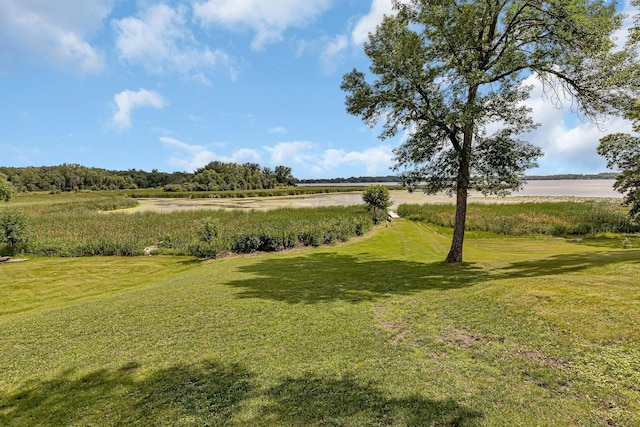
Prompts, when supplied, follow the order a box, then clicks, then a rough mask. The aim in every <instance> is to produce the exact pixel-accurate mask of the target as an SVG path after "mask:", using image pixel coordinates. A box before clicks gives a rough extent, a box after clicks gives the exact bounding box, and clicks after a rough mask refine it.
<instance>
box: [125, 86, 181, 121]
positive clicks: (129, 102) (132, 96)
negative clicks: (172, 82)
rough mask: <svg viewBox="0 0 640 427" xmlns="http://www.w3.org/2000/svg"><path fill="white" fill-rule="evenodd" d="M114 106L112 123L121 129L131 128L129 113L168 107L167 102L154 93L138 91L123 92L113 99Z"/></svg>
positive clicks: (144, 90) (143, 90)
mask: <svg viewBox="0 0 640 427" xmlns="http://www.w3.org/2000/svg"><path fill="white" fill-rule="evenodd" d="M113 101H114V103H115V104H116V108H117V110H116V112H115V113H114V114H113V123H114V124H115V125H116V126H117V127H119V128H121V129H126V128H129V127H131V113H132V112H133V110H134V109H136V108H141V107H153V108H155V109H161V108H164V107H166V106H167V105H169V101H167V100H166V99H165V98H163V97H162V96H161V95H160V94H159V93H157V92H155V91H148V90H146V89H140V90H138V91H131V90H128V89H127V90H124V91H122V92H120V93H117V94H116V95H114V97H113Z"/></svg>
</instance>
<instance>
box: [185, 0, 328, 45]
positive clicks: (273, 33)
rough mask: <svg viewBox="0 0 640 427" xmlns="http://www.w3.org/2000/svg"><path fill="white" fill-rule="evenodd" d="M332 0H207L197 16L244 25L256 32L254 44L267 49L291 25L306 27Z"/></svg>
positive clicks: (197, 7)
mask: <svg viewBox="0 0 640 427" xmlns="http://www.w3.org/2000/svg"><path fill="white" fill-rule="evenodd" d="M330 5H331V0H305V1H300V0H270V1H264V0H242V1H238V0H206V1H200V2H197V3H195V4H194V6H193V9H194V15H195V17H196V18H198V19H199V20H200V21H201V22H202V23H203V24H205V25H207V26H213V25H215V24H222V25H225V26H228V27H232V28H237V27H238V26H244V27H248V28H250V29H252V30H253V31H254V32H255V37H254V38H253V41H252V43H251V47H252V48H253V49H255V50H260V49H263V48H264V46H265V45H267V44H269V43H275V42H279V41H281V40H282V34H283V33H284V32H285V31H286V30H287V29H288V28H289V27H303V26H305V25H306V24H308V23H309V22H310V21H311V20H313V19H314V18H315V17H316V16H317V15H319V14H321V13H322V12H324V11H325V10H327V9H328V8H329V6H330Z"/></svg>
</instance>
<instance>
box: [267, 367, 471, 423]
mask: <svg viewBox="0 0 640 427" xmlns="http://www.w3.org/2000/svg"><path fill="white" fill-rule="evenodd" d="M267 395H268V396H269V397H270V402H271V403H270V404H269V405H267V406H266V407H265V408H264V409H263V412H262V414H261V416H264V417H266V419H269V420H273V424H274V425H287V426H305V425H341V426H347V425H354V426H356V425H358V426H360V425H362V426H365V425H366V426H370V425H377V426H391V425H412V426H474V425H477V424H478V422H479V421H480V420H481V418H482V414H481V413H479V412H477V411H475V410H472V409H470V408H468V407H465V406H464V405H461V404H459V403H457V402H456V401H455V400H453V399H444V400H431V399H426V398H424V397H422V396H419V395H413V396H410V397H404V398H393V397H389V396H388V395H386V394H385V393H384V392H383V391H381V390H380V389H379V388H378V387H377V386H376V385H375V384H372V383H362V382H361V381H358V380H357V379H356V378H353V377H352V376H350V375H345V376H343V377H341V378H327V377H320V376H316V375H311V374H308V375H306V376H304V377H302V378H286V379H285V380H284V381H282V382H281V383H280V384H278V385H277V386H275V387H273V388H271V389H270V390H269V391H268V392H267Z"/></svg>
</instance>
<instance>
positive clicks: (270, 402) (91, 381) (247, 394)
mask: <svg viewBox="0 0 640 427" xmlns="http://www.w3.org/2000/svg"><path fill="white" fill-rule="evenodd" d="M139 369H140V368H139V366H138V365H137V364H135V363H131V364H128V365H126V366H123V367H122V368H120V369H116V370H107V369H103V370H99V371H96V372H93V373H91V374H88V375H84V376H81V377H78V376H76V375H73V373H71V372H67V373H63V374H62V375H60V376H59V377H58V378H55V379H53V380H49V381H31V382H29V383H27V384H25V385H24V386H23V387H22V388H21V389H20V390H18V391H16V392H14V393H13V394H11V395H7V396H0V397H1V400H0V425H3V426H4V425H7V426H32V425H37V426H45V427H48V426H56V427H57V426H67V425H111V426H129V425H145V426H147V425H148V426H156V425H193V426H204V425H207V426H219V425H220V426H221V425H230V424H232V423H233V422H234V416H235V415H237V414H238V413H239V412H240V411H241V410H242V409H243V406H244V405H246V404H247V402H248V401H249V400H251V399H253V402H263V403H262V404H261V406H260V407H257V408H255V410H251V411H248V412H246V413H245V416H249V417H251V420H249V421H247V422H246V425H251V424H260V425H289V426H305V425H363V426H364V425H367V426H368V425H378V426H391V425H416V426H421V425H425V426H426V425H429V426H434V425H436V426H473V425H476V422H477V421H479V420H480V419H481V418H482V414H481V413H479V412H477V411H475V410H472V409H470V408H468V407H465V406H463V405H461V404H459V403H457V402H455V401H454V400H453V399H444V400H432V399H427V398H424V397H423V396H420V395H418V394H416V395H412V396H409V397H402V398H396V397H390V396H389V395H388V394H387V393H385V392H383V391H382V390H381V389H380V388H379V387H378V386H376V385H375V384H373V383H367V382H363V381H361V380H358V379H356V378H354V377H353V376H350V375H345V376H342V377H336V378H333V377H323V376H317V375H312V374H307V375H305V376H302V377H301V378H284V379H282V380H280V381H279V382H278V383H277V384H276V385H275V386H273V387H271V388H269V389H261V388H259V387H257V385H256V381H255V376H254V375H252V374H250V373H248V372H247V371H246V370H245V369H244V368H243V367H241V366H239V365H222V364H219V363H215V362H209V361H205V362H199V363H195V364H191V365H176V366H173V367H170V368H167V369H163V370H160V371H157V372H155V373H152V374H151V375H150V376H148V377H142V375H138V370H139ZM236 421H237V420H236Z"/></svg>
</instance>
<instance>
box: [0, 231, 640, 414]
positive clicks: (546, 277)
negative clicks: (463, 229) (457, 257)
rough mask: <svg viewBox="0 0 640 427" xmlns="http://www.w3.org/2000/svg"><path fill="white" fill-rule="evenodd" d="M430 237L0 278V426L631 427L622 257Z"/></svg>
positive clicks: (636, 363) (633, 312) (375, 236)
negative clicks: (462, 244) (456, 250)
mask: <svg viewBox="0 0 640 427" xmlns="http://www.w3.org/2000/svg"><path fill="white" fill-rule="evenodd" d="M449 238H450V237H449V236H448V235H447V234H446V232H445V234H442V233H441V232H438V231H436V229H434V228H432V227H431V226H429V225H425V224H423V223H414V222H409V221H406V220H398V221H394V222H393V223H392V224H391V226H390V227H388V228H384V227H382V228H378V229H376V231H374V232H372V233H369V234H368V235H367V236H365V237H364V238H361V239H359V240H357V241H352V242H349V243H346V244H342V245H339V246H330V247H321V248H316V249H310V250H304V251H295V252H285V253H278V254H264V255H257V256H250V257H236V258H229V259H221V260H214V261H210V262H194V261H191V260H190V259H187V258H175V257H138V258H109V257H99V258H75V259H60V258H36V259H31V260H30V261H28V262H26V263H19V264H4V265H0V277H2V280H1V281H0V293H1V294H2V295H3V302H4V301H10V303H5V304H3V305H2V310H0V343H1V346H2V349H3V351H2V352H0V372H1V373H2V374H1V375H0V424H2V425H8V426H32V425H41V426H59V425H194V426H196V425H197V426H199V425H257V426H260V425H278V426H281V425H289V426H301V425H318V426H319V425H352V426H358V425H381V426H405V425H458V426H485V425H559V426H566V425H581V426H582V425H619V426H630V425H638V424H640V387H638V384H640V344H638V343H639V342H640V330H639V329H638V328H637V325H638V323H639V322H640V292H638V290H639V289H638V287H639V285H638V283H640V250H637V249H626V250H624V249H616V248H617V247H619V245H618V243H619V239H617V238H615V239H607V238H599V239H588V240H583V241H567V240H563V239H555V238H541V237H536V238H523V237H519V238H510V237H501V238H498V237H489V236H484V237H482V238H480V237H479V236H477V237H473V234H472V235H471V236H470V238H468V239H467V241H466V259H467V263H465V264H464V265H462V266H458V267H448V266H445V265H443V264H442V263H441V260H442V259H443V258H444V256H445V254H446V250H447V249H448V244H449ZM144 277H146V279H144Z"/></svg>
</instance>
